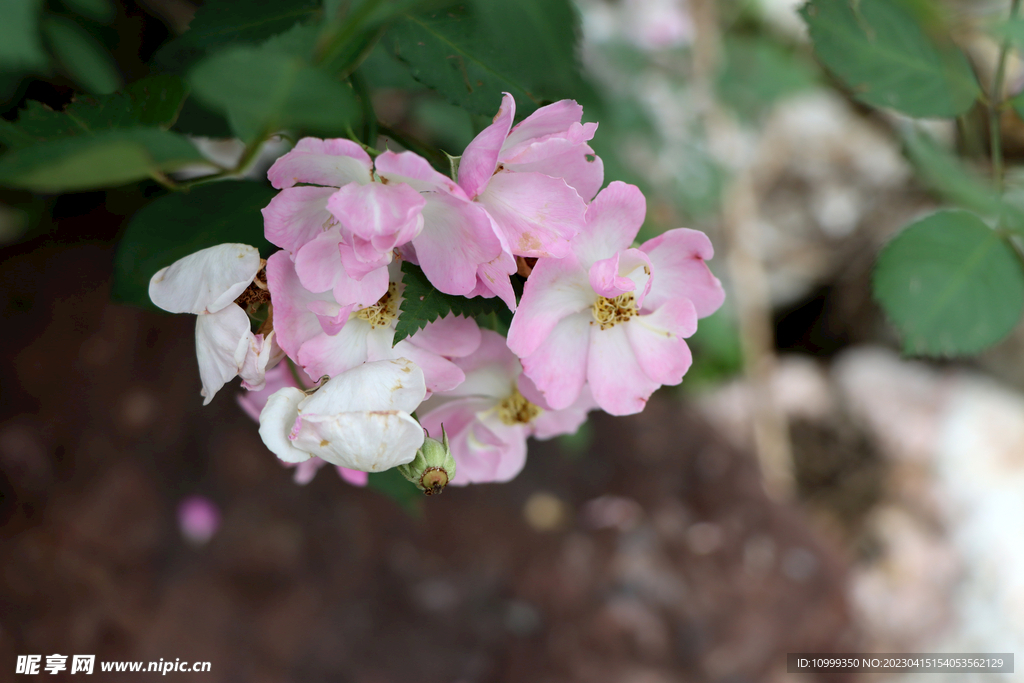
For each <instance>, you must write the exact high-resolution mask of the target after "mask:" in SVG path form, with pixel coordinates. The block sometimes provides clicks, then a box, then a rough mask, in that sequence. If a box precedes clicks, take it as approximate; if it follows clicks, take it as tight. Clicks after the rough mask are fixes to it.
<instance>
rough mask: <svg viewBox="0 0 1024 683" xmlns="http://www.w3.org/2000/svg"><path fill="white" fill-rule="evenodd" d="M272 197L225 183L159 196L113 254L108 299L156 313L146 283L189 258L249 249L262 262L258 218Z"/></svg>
mask: <svg viewBox="0 0 1024 683" xmlns="http://www.w3.org/2000/svg"><path fill="white" fill-rule="evenodd" d="M276 194H277V191H276V190H274V189H273V188H271V187H270V186H268V185H265V184H264V183H257V182H250V181H224V182H220V183H208V184H205V185H198V186H196V187H193V188H192V189H191V190H189V191H187V192H175V193H173V194H167V195H163V196H162V197H159V198H158V199H156V200H154V201H153V202H151V203H150V204H147V205H146V206H144V207H143V208H142V209H141V210H140V211H139V212H138V213H136V214H135V215H134V216H133V217H132V219H131V221H130V222H129V223H128V227H127V228H126V229H125V232H124V236H123V237H122V238H121V242H120V244H119V245H118V248H117V256H116V257H115V259H114V285H113V288H112V290H111V297H112V298H113V299H114V300H115V301H119V302H121V303H126V304H132V305H134V306H141V307H144V308H149V309H151V310H157V309H156V307H154V306H153V304H152V303H151V302H150V300H149V279H150V278H151V277H153V274H154V273H156V272H157V271H158V270H160V269H161V268H163V267H164V266H168V265H170V264H172V263H174V262H175V261H177V260H178V259H180V258H182V257H184V256H188V255H189V254H191V253H194V252H196V251H199V250H200V249H205V248H206V247H212V246H215V245H217V244H224V243H227V242H238V243H241V244H251V245H253V246H255V247H257V248H258V249H259V250H260V253H261V254H262V255H263V257H264V258H266V257H267V256H269V255H270V253H271V252H272V251H273V250H274V248H273V247H272V246H271V245H270V243H268V242H267V241H266V239H264V237H263V214H261V213H260V209H262V208H263V207H265V206H266V205H267V204H269V203H270V200H271V199H273V198H274V195H276Z"/></svg>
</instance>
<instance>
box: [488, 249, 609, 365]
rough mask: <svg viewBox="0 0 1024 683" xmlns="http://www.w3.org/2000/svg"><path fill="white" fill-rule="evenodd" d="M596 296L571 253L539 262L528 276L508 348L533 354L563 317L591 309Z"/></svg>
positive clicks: (526, 354)
mask: <svg viewBox="0 0 1024 683" xmlns="http://www.w3.org/2000/svg"><path fill="white" fill-rule="evenodd" d="M595 301H597V295H596V294H595V293H594V290H593V289H592V288H591V286H590V281H589V280H588V278H587V271H585V270H584V269H583V268H581V267H580V264H579V263H578V262H577V260H576V257H575V256H573V255H572V254H570V255H568V256H566V257H565V258H563V259H540V260H539V261H537V265H535V266H534V268H533V272H532V273H530V277H529V279H528V280H527V281H526V286H525V287H524V288H523V297H522V299H520V301H519V308H518V309H517V310H516V314H515V315H514V316H513V317H512V325H511V326H510V327H509V331H508V347H509V348H510V349H512V351H513V352H514V353H515V354H516V355H517V356H519V357H520V358H523V357H525V356H529V355H530V354H531V353H533V352H534V351H535V350H536V349H537V347H538V346H540V345H541V343H542V342H543V341H544V340H545V339H546V338H547V336H548V335H549V334H551V330H553V329H554V327H555V325H557V324H558V321H560V320H561V319H562V318H565V317H566V316H568V315H572V314H573V313H579V312H580V311H583V310H585V309H588V308H590V307H591V306H593V305H594V302H595Z"/></svg>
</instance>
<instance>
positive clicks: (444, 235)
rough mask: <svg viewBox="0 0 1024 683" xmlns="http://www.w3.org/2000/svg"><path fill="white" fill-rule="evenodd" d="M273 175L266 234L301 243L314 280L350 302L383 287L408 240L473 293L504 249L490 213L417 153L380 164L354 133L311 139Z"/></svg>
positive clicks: (436, 280)
mask: <svg viewBox="0 0 1024 683" xmlns="http://www.w3.org/2000/svg"><path fill="white" fill-rule="evenodd" d="M268 177H269V178H270V181H271V183H272V184H273V185H274V187H277V188H281V192H280V193H279V194H278V195H277V197H275V198H274V199H273V200H272V201H271V202H270V205H269V206H267V207H266V208H265V209H264V210H263V215H264V223H265V230H266V236H267V239H268V240H270V241H271V242H273V243H274V244H277V245H278V246H280V247H282V248H284V249H286V250H288V251H290V252H292V254H293V259H294V260H295V262H296V265H297V269H298V276H299V279H300V281H301V282H302V284H303V286H304V287H305V288H306V289H308V290H309V291H311V292H314V293H321V292H325V291H328V290H332V291H333V294H334V298H335V300H336V301H337V302H339V303H340V304H341V305H350V304H356V305H358V306H360V307H365V306H367V305H369V303H368V301H367V297H372V301H376V300H377V298H379V297H380V296H382V295H383V293H384V291H386V283H385V282H384V280H383V277H384V276H383V274H382V273H383V271H382V270H381V269H382V268H383V267H384V266H386V265H388V263H390V262H391V258H392V253H393V251H394V249H396V248H400V247H402V246H403V245H411V249H408V251H407V252H406V256H407V258H411V259H414V261H415V262H416V263H418V264H419V266H420V267H421V268H422V269H423V272H424V274H426V276H427V278H428V279H429V280H430V282H431V283H432V284H433V285H434V286H435V287H437V288H438V289H439V290H440V291H442V292H444V293H445V294H454V295H468V294H470V293H472V292H473V291H474V289H475V288H476V287H477V283H478V278H477V272H478V270H480V269H481V267H483V269H484V271H485V272H486V271H487V269H488V264H490V263H491V262H492V261H494V260H495V259H499V258H500V257H501V254H502V250H501V242H500V240H499V239H498V237H497V235H495V233H494V228H493V227H492V225H491V221H490V218H489V217H488V216H487V213H486V212H485V211H484V210H483V209H481V208H480V207H479V206H476V205H475V204H473V203H472V202H470V201H469V198H468V197H466V195H465V193H464V192H463V191H462V189H461V188H459V186H458V185H457V184H456V183H455V182H454V181H452V180H450V179H449V178H447V177H445V176H444V175H442V174H440V173H438V172H437V171H435V170H434V169H433V168H431V167H430V164H429V163H427V161H426V160H425V159H423V158H422V157H419V156H417V155H416V154H414V153H412V152H402V153H400V154H397V153H395V152H385V153H384V154H381V155H380V156H378V157H377V160H376V164H374V163H373V162H371V160H370V157H369V155H367V154H366V152H364V151H363V150H362V149H361V148H360V147H359V146H358V145H356V144H355V143H353V142H350V141H348V140H341V139H335V140H319V139H316V138H303V139H302V140H300V141H299V143H298V144H297V145H296V146H295V149H293V150H292V151H291V152H289V153H288V154H285V155H284V156H282V157H281V158H280V159H278V160H277V161H276V162H275V163H274V165H273V166H272V167H271V168H270V171H269V172H268ZM300 183H302V185H299V184H300ZM366 278H371V282H370V283H368V284H367V285H365V286H363V287H362V288H360V287H358V286H357V285H355V284H353V282H362V281H363V280H364V279H366ZM505 279H506V281H507V279H508V278H507V277H506V278H505ZM382 284H385V287H384V289H383V290H382V289H381V285H382ZM495 287H496V288H500V285H496V286H495ZM374 292H375V293H376V296H372V293H374ZM488 293H492V295H493V293H497V294H498V295H505V292H504V290H503V289H502V290H501V291H497V292H494V291H493V289H492V290H489V292H488ZM508 296H510V297H511V286H509V287H508ZM506 300H507V299H506ZM512 301H513V304H512V305H514V301H515V300H514V297H512Z"/></svg>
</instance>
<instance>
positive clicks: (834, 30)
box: [800, 0, 981, 117]
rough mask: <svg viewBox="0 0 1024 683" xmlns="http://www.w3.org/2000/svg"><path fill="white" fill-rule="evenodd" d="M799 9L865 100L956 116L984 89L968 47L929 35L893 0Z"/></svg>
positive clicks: (832, 63) (836, 0) (820, 49)
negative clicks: (974, 70)
mask: <svg viewBox="0 0 1024 683" xmlns="http://www.w3.org/2000/svg"><path fill="white" fill-rule="evenodd" d="M800 13H801V15H803V18H804V20H805V21H806V22H807V26H808V28H809V30H810V35H811V40H813V41H814V49H815V51H816V53H817V55H818V58H819V59H820V60H821V61H822V62H823V63H824V64H825V66H827V67H828V68H829V69H830V70H831V71H832V72H833V73H835V74H836V76H838V77H839V78H840V79H841V80H842V81H843V82H844V83H845V84H846V85H847V86H848V87H849V88H850V89H851V90H852V91H853V93H854V96H855V97H857V99H859V100H861V101H862V102H865V103H867V104H870V105H872V106H875V107H891V108H893V109H896V110H898V111H901V112H903V113H904V114H908V115H910V116H917V117H953V116H958V115H959V114H962V113H964V112H965V111H967V110H968V109H970V108H971V106H972V105H973V104H974V102H975V100H977V98H978V96H979V95H980V94H981V90H980V88H979V86H978V82H977V80H976V79H975V77H974V72H973V71H972V70H971V66H970V64H969V63H968V61H967V58H966V57H965V56H964V54H963V52H961V51H960V50H959V48H957V47H956V46H955V45H953V44H952V43H940V42H938V41H936V40H932V39H931V38H930V37H929V36H928V35H927V34H926V33H925V31H924V30H923V29H922V27H921V26H920V25H919V24H918V22H917V20H916V19H915V17H914V15H913V14H911V13H910V12H908V11H907V10H906V9H904V8H902V7H901V6H899V4H898V3H895V2H893V0H856V1H855V0H811V1H810V2H808V3H807V4H806V5H804V7H803V8H802V9H801V10H800Z"/></svg>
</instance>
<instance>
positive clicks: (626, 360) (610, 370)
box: [538, 321, 660, 415]
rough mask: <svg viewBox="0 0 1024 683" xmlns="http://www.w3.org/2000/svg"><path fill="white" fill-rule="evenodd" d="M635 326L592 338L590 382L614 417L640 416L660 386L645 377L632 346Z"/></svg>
mask: <svg viewBox="0 0 1024 683" xmlns="http://www.w3.org/2000/svg"><path fill="white" fill-rule="evenodd" d="M631 323H632V321H630V322H629V323H626V324H621V323H620V324H618V325H615V326H614V327H610V328H608V329H605V330H601V329H595V330H594V333H593V334H592V335H591V337H590V354H589V357H588V359H587V382H589V383H590V390H591V391H592V392H593V394H594V400H595V401H597V404H598V405H599V406H601V409H602V410H604V411H605V412H606V413H609V414H611V415H632V414H634V413H639V412H640V411H642V410H643V409H644V406H645V405H646V404H647V399H649V398H650V397H651V394H653V393H654V390H655V389H657V388H658V387H659V386H660V383H659V382H656V381H654V380H652V379H651V378H649V377H648V376H647V375H646V374H645V373H644V371H643V368H642V367H641V365H640V363H639V362H638V361H637V358H636V354H635V353H634V352H633V347H632V346H630V343H629V339H628V337H627V336H626V327H627V326H628V325H629V324H631ZM538 386H540V384H539V383H538ZM546 395H547V394H546V393H545V396H546Z"/></svg>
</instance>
